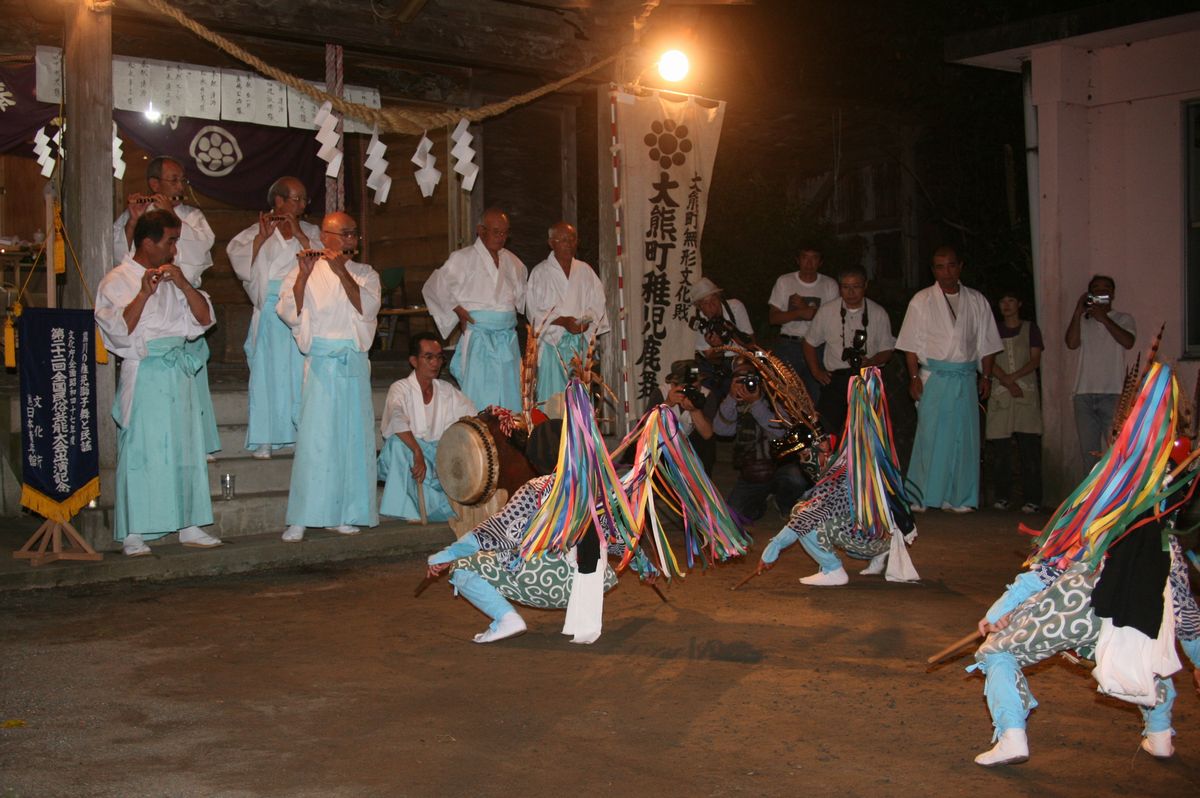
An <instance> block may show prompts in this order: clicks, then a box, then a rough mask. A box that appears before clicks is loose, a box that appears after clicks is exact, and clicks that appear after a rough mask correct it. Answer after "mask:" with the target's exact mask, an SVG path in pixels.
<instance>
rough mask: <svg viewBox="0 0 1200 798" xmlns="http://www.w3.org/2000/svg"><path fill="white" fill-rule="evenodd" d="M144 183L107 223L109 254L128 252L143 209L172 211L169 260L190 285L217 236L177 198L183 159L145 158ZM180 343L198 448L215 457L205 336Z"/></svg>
mask: <svg viewBox="0 0 1200 798" xmlns="http://www.w3.org/2000/svg"><path fill="white" fill-rule="evenodd" d="M146 185H147V186H148V187H149V188H150V193H149V194H131V195H129V197H128V198H127V204H126V207H125V210H124V211H123V212H122V213H121V215H120V216H118V217H117V221H116V222H114V223H113V257H114V258H116V260H117V262H118V263H119V262H120V261H121V259H122V258H124V257H125V256H126V255H131V254H133V251H134V249H135V246H134V241H133V230H134V226H135V225H136V224H137V221H138V219H140V218H141V217H142V215H143V214H144V213H146V212H147V211H152V210H160V211H167V212H168V213H173V214H175V216H176V218H178V219H179V221H180V223H181V224H182V225H183V226H182V228H181V229H180V234H179V243H178V245H177V249H178V254H176V256H175V265H176V266H178V267H179V268H180V270H181V271H182V272H183V276H184V277H186V278H187V281H188V282H189V283H191V284H192V287H193V288H199V287H200V275H201V274H203V273H204V270H205V269H207V268H208V267H209V266H212V262H213V261H212V246H213V244H214V243H216V240H217V237H216V235H214V234H213V230H212V228H211V227H209V225H208V220H207V219H205V218H204V212H203V211H201V210H200V209H199V208H194V207H192V206H191V205H185V204H184V202H183V199H184V192H185V191H187V187H188V181H187V178H185V177H184V176H183V164H181V163H180V162H179V161H177V160H175V159H174V158H171V157H168V156H166V155H159V156H157V157H155V158H153V159H151V161H150V163H149V164H148V165H147V166H146ZM184 348H185V349H186V350H187V352H188V354H189V355H190V356H191V357H193V358H195V359H196V360H198V361H199V362H200V364H201V365H200V370H199V371H198V372H196V391H197V397H198V398H197V401H198V402H199V404H200V419H201V424H203V427H204V441H203V445H204V451H205V452H206V453H207V455H208V461H209V462H212V461H213V460H214V459H216V458H214V457H213V452H217V451H220V449H221V438H220V436H218V435H217V416H216V413H214V412H213V404H212V395H211V394H210V393H209V389H208V357H209V349H208V340H207V339H206V338H205V337H204V336H203V335H201V336H200V337H198V338H196V339H195V340H192V341H188V342H187V343H186V344H185V346H184Z"/></svg>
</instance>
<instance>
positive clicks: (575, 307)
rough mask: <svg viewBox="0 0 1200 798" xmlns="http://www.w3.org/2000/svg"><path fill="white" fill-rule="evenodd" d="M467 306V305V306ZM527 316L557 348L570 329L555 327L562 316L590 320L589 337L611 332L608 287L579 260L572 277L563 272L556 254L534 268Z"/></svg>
mask: <svg viewBox="0 0 1200 798" xmlns="http://www.w3.org/2000/svg"><path fill="white" fill-rule="evenodd" d="M464 307H465V306H464ZM525 315H526V316H528V317H529V321H530V322H532V323H533V329H535V330H541V338H540V340H541V341H544V342H545V343H547V344H549V345H550V346H554V345H555V344H557V343H558V342H559V341H560V340H561V339H562V337H563V333H565V332H566V330H565V329H564V328H562V327H559V326H558V325H557V324H551V323H550V322H553V321H554V320H555V319H557V318H558V317H559V316H574V317H575V318H577V319H581V320H582V319H585V318H590V319H591V320H592V325H591V327H589V328H588V331H587V333H585V335H587V336H591V335H592V334H595V335H603V334H604V333H606V332H608V331H609V329H610V327H609V323H608V309H607V307H606V306H605V304H604V284H603V283H601V282H600V278H599V277H597V276H596V273H595V272H594V271H592V267H591V266H588V265H587V264H586V263H584V262H583V261H581V260H579V259H577V258H576V259H573V260H572V261H571V276H570V277H567V275H566V274H564V273H563V269H562V266H561V265H560V264H559V262H558V259H557V258H555V257H554V253H553V252H552V253H550V257H548V258H546V259H545V260H544V261H542V262H541V263H539V264H538V265H537V266H534V267H533V271H532V272H530V273H529V284H528V286H527V287H526V290H525Z"/></svg>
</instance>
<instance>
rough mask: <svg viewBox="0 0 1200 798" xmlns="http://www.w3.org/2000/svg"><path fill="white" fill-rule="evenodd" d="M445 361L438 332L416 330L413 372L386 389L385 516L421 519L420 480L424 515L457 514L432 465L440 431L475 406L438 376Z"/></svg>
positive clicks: (381, 466) (436, 517)
mask: <svg viewBox="0 0 1200 798" xmlns="http://www.w3.org/2000/svg"><path fill="white" fill-rule="evenodd" d="M444 359H445V356H444V355H443V354H442V345H441V343H439V342H438V339H437V336H435V335H434V334H433V333H428V332H424V333H417V334H416V335H414V336H413V337H412V338H411V339H410V340H409V344H408V362H409V363H410V364H411V365H412V373H411V374H409V375H408V376H407V377H405V378H404V379H402V380H396V381H395V382H394V383H392V387H391V388H389V389H388V395H387V403H386V404H385V405H384V408H383V421H382V423H381V425H380V427H381V432H382V434H383V450H382V451H381V452H380V453H379V481H380V482H383V483H384V488H383V499H382V501H381V502H380V503H379V512H380V514H381V515H390V516H394V517H397V518H407V519H409V520H418V519H420V517H421V510H420V506H419V504H418V502H417V483H418V482H420V483H421V485H422V487H423V489H424V494H425V517H426V519H427V520H429V521H446V520H449V519H450V518H454V517H455V513H454V510H453V509H451V507H450V502H449V500H448V499H447V498H446V493H445V491H443V490H442V483H441V482H439V481H438V477H437V470H436V468H435V466H434V463H435V462H436V460H437V447H438V441H439V440H441V437H442V433H444V432H445V431H446V428H447V427H449V426H450V425H451V424H453V423H454V422H455V421H458V420H459V419H460V418H462V417H463V416H473V415H475V405H473V404H472V403H471V400H470V399H468V398H467V396H466V394H464V393H463V392H462V391H460V390H458V389H457V388H455V387H454V386H453V385H451V384H450V383H448V382H446V381H445V380H439V379H438V378H437V375H438V374H439V373H440V372H441V370H442V362H443V361H444Z"/></svg>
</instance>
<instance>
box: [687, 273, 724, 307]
mask: <svg viewBox="0 0 1200 798" xmlns="http://www.w3.org/2000/svg"><path fill="white" fill-rule="evenodd" d="M721 290H722V289H721V287H720V286H719V285H717V284H716V283H714V282H713V281H712V280H710V279H708V278H707V277H701V278H700V279H699V281H697V282H696V284H695V285H693V286H692V304H693V305H694V304H696V303H697V302H699V301H700V300H701V299H704V298H705V297H706V296H712V295H713V294H719V293H721Z"/></svg>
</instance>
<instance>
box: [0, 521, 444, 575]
mask: <svg viewBox="0 0 1200 798" xmlns="http://www.w3.org/2000/svg"><path fill="white" fill-rule="evenodd" d="M22 520H25V519H22ZM76 520H78V519H76ZM36 526H37V524H36V521H35V519H28V523H23V524H21V525H20V527H21V528H20V529H19V530H17V529H9V530H5V536H4V538H5V541H6V542H7V543H8V545H9V546H10V547H11V548H13V549H15V548H17V547H19V546H20V545H21V543H23V542H24V539H25V537H27V536H28V534H32V531H33V529H35V528H36ZM25 527H29V529H25ZM10 539H11V540H10ZM453 542H454V533H453V532H451V531H450V527H448V526H446V525H445V524H428V525H425V526H420V525H415V524H409V523H406V522H400V521H389V522H388V523H384V524H380V525H379V526H377V527H375V528H374V529H364V530H363V531H362V534H359V535H355V536H353V537H346V536H345V535H339V534H337V533H336V532H327V531H325V530H320V529H310V530H309V531H308V532H307V533H306V534H305V537H304V540H303V542H301V543H284V542H283V541H282V540H280V539H279V530H276V529H271V530H270V531H267V532H262V531H260V532H259V533H257V534H253V535H246V536H242V537H239V538H236V539H234V540H230V541H229V542H227V543H226V544H225V545H223V546H219V547H217V548H215V549H189V548H184V547H183V546H181V545H180V544H179V543H178V542H177V539H176V538H175V537H174V536H172V537H169V538H166V539H165V541H164V542H163V543H153V542H152V543H151V544H150V548H151V552H152V553H151V554H150V556H146V557H126V556H124V555H122V554H121V553H120V552H119V551H116V552H109V553H105V555H104V559H103V560H101V561H100V562H54V563H48V564H46V565H40V566H37V567H32V566H30V565H29V563H28V562H27V561H25V560H16V559H12V558H0V591H2V590H28V589H33V588H51V587H67V586H73V585H87V584H101V583H105V582H115V581H120V580H123V579H137V580H154V581H161V580H169V579H183V578H196V577H209V576H220V575H224V574H237V573H247V572H251V571H263V570H270V569H281V568H296V567H303V566H309V567H311V566H319V565H320V564H321V563H330V562H339V561H345V560H368V559H369V560H376V561H378V560H381V559H384V558H392V557H403V556H422V555H426V554H429V553H432V552H435V551H437V550H439V549H441V548H443V547H445V546H447V545H449V544H450V543H453ZM416 587H417V585H415V584H414V585H413V588H416Z"/></svg>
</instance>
